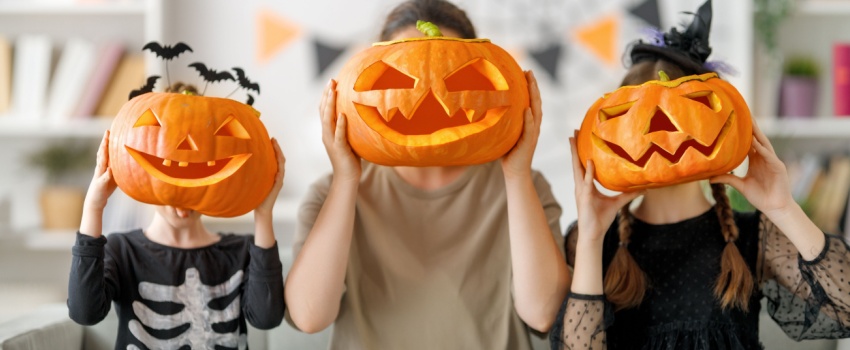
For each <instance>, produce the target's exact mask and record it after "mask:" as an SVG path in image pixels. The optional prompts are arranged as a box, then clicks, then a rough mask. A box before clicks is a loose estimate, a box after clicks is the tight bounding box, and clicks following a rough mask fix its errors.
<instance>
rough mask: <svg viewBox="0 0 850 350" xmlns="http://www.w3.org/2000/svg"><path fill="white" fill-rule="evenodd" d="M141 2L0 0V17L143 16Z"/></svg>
mask: <svg viewBox="0 0 850 350" xmlns="http://www.w3.org/2000/svg"><path fill="white" fill-rule="evenodd" d="M145 11H146V8H145V3H144V2H142V1H112V2H100V3H91V4H84V3H82V4H81V3H78V2H75V1H64V2H60V1H53V2H51V1H29V0H27V1H20V0H17V1H11V0H0V15H61V16H67V15H106V16H111V15H144V14H145Z"/></svg>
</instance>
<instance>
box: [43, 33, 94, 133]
mask: <svg viewBox="0 0 850 350" xmlns="http://www.w3.org/2000/svg"><path fill="white" fill-rule="evenodd" d="M96 54H97V53H96V49H95V45H94V44H93V43H91V42H89V41H87V40H84V39H79V38H74V39H70V40H68V41H67V42H66V43H65V46H64V48H63V49H62V54H61V56H60V58H59V62H58V63H57V65H56V71H55V72H54V73H53V79H52V80H51V81H50V94H49V95H48V100H47V111H46V113H45V115H46V117H47V119H48V120H49V121H50V122H54V123H61V122H65V121H67V120H68V119H69V118H70V116H71V114H72V113H73V112H74V109H75V108H76V106H77V103H78V101H80V97H81V96H82V94H83V89H84V88H85V84H86V81H87V80H88V79H89V77H90V76H91V74H92V71H93V70H94V65H95V59H96V57H95V56H96Z"/></svg>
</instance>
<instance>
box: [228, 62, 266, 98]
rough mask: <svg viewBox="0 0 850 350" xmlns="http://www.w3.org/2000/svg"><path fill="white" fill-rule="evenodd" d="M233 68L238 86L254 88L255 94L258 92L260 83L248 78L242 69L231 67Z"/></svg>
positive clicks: (248, 88) (247, 88)
mask: <svg viewBox="0 0 850 350" xmlns="http://www.w3.org/2000/svg"><path fill="white" fill-rule="evenodd" d="M233 70H234V71H235V72H236V79H237V80H238V81H239V86H241V87H242V88H243V89H246V90H254V91H256V92H257V94H259V93H260V84H257V83H255V82H252V81H250V80H248V77H246V76H245V71H244V70H242V68H239V67H233Z"/></svg>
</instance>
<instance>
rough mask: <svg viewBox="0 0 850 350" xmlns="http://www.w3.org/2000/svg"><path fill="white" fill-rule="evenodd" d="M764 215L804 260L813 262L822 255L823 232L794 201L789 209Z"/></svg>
mask: <svg viewBox="0 0 850 350" xmlns="http://www.w3.org/2000/svg"><path fill="white" fill-rule="evenodd" d="M764 214H765V216H767V218H768V219H770V221H772V222H773V223H774V225H776V227H777V228H778V229H779V230H780V231H782V232H783V233H784V234H785V235H786V236H787V237H788V239H789V240H790V241H791V243H792V244H794V247H796V248H797V251H799V252H800V255H802V256H803V259H804V260H807V261H811V260H813V259H815V258H816V257H817V256H818V255H820V253H821V251H822V250H823V247H824V244H825V242H824V239H825V238H824V235H823V232H822V231H821V230H820V229H819V228H818V227H817V226H816V225H815V224H814V223H813V222H812V220H811V219H809V217H808V216H806V213H805V212H803V209H802V208H800V206H799V205H797V203H794V202H793V201H792V204H790V205H789V206H788V207H787V208H784V209H781V210H777V211H775V212H765V213H764Z"/></svg>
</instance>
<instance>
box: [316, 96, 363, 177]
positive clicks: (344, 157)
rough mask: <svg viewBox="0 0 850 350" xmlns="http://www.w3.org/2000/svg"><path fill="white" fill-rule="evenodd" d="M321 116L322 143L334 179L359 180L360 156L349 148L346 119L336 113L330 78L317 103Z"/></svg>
mask: <svg viewBox="0 0 850 350" xmlns="http://www.w3.org/2000/svg"><path fill="white" fill-rule="evenodd" d="M319 116H320V117H321V118H322V143H324V144H325V150H326V151H327V152H328V157H329V158H330V159H331V166H333V176H334V180H337V179H339V180H342V181H353V182H359V181H360V157H358V156H357V155H356V154H354V152H353V151H352V150H351V145H349V143H348V136H347V135H346V130H347V127H348V120H347V119H346V117H345V115H343V114H342V113H340V114H339V115H337V114H336V81H334V80H331V81H330V82H329V83H328V86H327V87H326V88H325V92H324V94H323V95H322V103H321V104H320V105H319Z"/></svg>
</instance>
